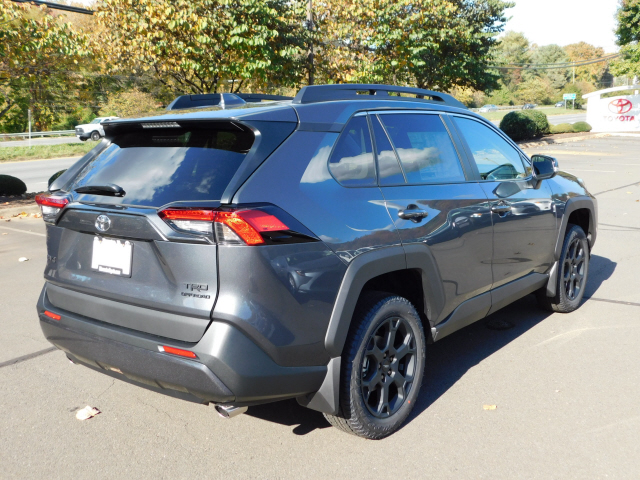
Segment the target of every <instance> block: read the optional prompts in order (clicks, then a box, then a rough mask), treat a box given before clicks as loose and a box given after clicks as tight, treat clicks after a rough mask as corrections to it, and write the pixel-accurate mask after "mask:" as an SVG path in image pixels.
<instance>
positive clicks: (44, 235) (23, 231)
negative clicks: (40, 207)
mask: <svg viewBox="0 0 640 480" xmlns="http://www.w3.org/2000/svg"><path fill="white" fill-rule="evenodd" d="M0 228H2V229H4V230H12V231H14V232H20V233H28V234H29V235H38V236H39V237H46V236H47V235H46V234H44V233H38V232H28V231H26V230H20V229H19V228H11V227H5V226H4V225H0Z"/></svg>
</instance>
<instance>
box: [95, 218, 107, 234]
mask: <svg viewBox="0 0 640 480" xmlns="http://www.w3.org/2000/svg"><path fill="white" fill-rule="evenodd" d="M110 227H111V219H110V218H109V217H107V216H106V215H98V218H96V228H97V229H98V230H100V231H101V232H106V231H107V230H109V228H110Z"/></svg>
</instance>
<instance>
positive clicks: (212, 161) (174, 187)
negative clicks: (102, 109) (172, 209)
mask: <svg viewBox="0 0 640 480" xmlns="http://www.w3.org/2000/svg"><path fill="white" fill-rule="evenodd" d="M166 123H168V122H165V124H166ZM144 125H151V126H150V127H148V128H143V126H142V125H132V126H124V125H123V126H118V127H117V128H118V130H116V131H115V134H114V135H113V138H112V139H111V145H109V146H108V147H107V148H106V149H105V150H103V151H102V152H101V153H100V154H98V155H97V156H96V157H95V158H93V159H92V160H91V161H89V163H87V164H86V165H85V166H84V168H83V169H82V170H81V171H80V173H79V174H78V175H77V176H76V177H75V179H74V180H73V181H72V183H71V184H70V185H69V186H67V187H65V190H67V191H72V190H74V189H76V188H78V187H82V186H88V185H92V186H100V185H106V184H109V183H113V184H116V185H118V186H120V187H122V188H123V189H124V191H125V192H126V193H125V195H124V197H122V198H117V197H108V196H101V195H84V196H83V198H82V200H83V201H96V202H100V203H122V204H126V205H139V206H152V207H160V206H162V205H166V204H168V203H172V202H176V201H204V200H219V199H220V198H221V196H222V194H223V192H224V190H225V188H226V187H227V185H228V183H229V181H230V180H231V178H232V177H233V175H234V174H235V173H236V171H237V170H238V168H239V167H240V165H241V163H242V162H243V160H244V159H245V157H246V154H247V152H248V151H249V150H250V149H251V146H252V144H253V141H254V134H253V133H252V132H251V130H249V129H248V128H246V127H241V126H239V125H237V124H234V123H230V122H217V123H213V122H209V123H205V122H199V123H198V122H192V123H190V124H189V123H184V124H183V123H182V122H181V124H180V126H179V127H164V128H158V127H155V126H154V124H144ZM176 125H177V124H176ZM123 129H124V131H123Z"/></svg>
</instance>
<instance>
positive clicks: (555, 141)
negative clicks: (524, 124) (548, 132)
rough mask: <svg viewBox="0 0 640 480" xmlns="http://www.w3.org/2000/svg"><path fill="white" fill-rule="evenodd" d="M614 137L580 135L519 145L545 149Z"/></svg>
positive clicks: (606, 134)
mask: <svg viewBox="0 0 640 480" xmlns="http://www.w3.org/2000/svg"><path fill="white" fill-rule="evenodd" d="M609 135H612V134H611V133H596V134H595V135H580V136H578V137H565V138H556V139H553V138H549V139H546V140H539V141H537V142H529V143H518V146H519V147H520V148H533V147H544V146H546V145H557V144H559V143H571V142H579V141H580V140H588V139H590V138H602V137H608V136H609Z"/></svg>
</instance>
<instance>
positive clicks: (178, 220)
mask: <svg viewBox="0 0 640 480" xmlns="http://www.w3.org/2000/svg"><path fill="white" fill-rule="evenodd" d="M158 215H159V216H160V218H162V219H163V220H164V221H165V222H167V223H168V224H169V225H171V226H172V227H174V228H175V229H177V230H180V231H183V232H187V233H193V234H196V235H208V236H210V235H212V234H213V231H214V228H215V239H216V241H217V243H219V244H226V245H261V244H263V243H265V239H264V237H263V236H262V233H265V232H286V231H288V230H289V227H288V226H287V225H285V224H284V223H283V222H282V220H280V219H279V218H278V217H276V216H275V215H272V214H270V213H267V212H264V211H262V210H260V209H250V210H203V209H179V208H168V209H165V210H161V211H159V212H158Z"/></svg>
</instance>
